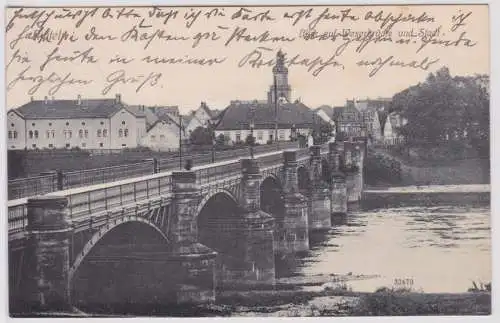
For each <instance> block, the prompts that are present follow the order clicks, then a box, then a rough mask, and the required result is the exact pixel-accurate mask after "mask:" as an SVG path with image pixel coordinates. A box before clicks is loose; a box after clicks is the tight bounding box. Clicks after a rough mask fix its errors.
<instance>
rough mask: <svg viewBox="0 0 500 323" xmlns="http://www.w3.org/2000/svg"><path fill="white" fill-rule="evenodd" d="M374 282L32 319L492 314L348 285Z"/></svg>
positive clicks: (293, 286) (445, 299) (480, 302)
mask: <svg viewBox="0 0 500 323" xmlns="http://www.w3.org/2000/svg"><path fill="white" fill-rule="evenodd" d="M370 278H372V277H371V276H362V275H359V276H357V275H354V276H353V275H351V274H349V275H329V276H325V275H321V276H317V277H314V278H311V279H308V280H307V281H306V282H301V283H296V281H295V280H294V279H288V278H287V279H278V281H277V284H276V285H275V286H269V285H268V286H267V288H266V287H264V286H261V287H260V288H261V289H260V290H251V291H224V292H221V293H219V294H218V296H217V300H216V302H215V303H212V304H201V305H193V306H181V305H175V304H172V305H165V304H154V303H151V304H135V303H131V304H122V305H117V304H114V305H113V304H106V305H104V304H103V305H101V306H94V309H98V308H100V309H101V310H98V311H95V312H94V313H84V312H82V311H80V310H77V309H74V312H73V313H45V314H40V315H29V317H120V316H156V317H168V316H169V317H318V316H405V315H406V316H407V315H489V314H491V292H490V290H485V289H480V290H477V291H475V292H464V293H425V292H418V291H414V290H411V289H409V288H387V287H382V288H378V289H377V290H376V291H375V292H357V291H353V290H351V288H350V287H349V285H348V283H349V282H350V281H354V280H360V279H370ZM306 286H318V287H320V288H319V290H305V289H303V287H306ZM482 287H484V286H482ZM490 288H491V286H490ZM110 305H111V306H110ZM111 307H113V308H114V309H113V310H112V311H111V312H112V313H113V314H111V312H109V309H110V308H111ZM122 311H123V312H122ZM122 313H123V314H122ZM17 317H23V316H22V315H20V316H17ZM25 317H28V316H25Z"/></svg>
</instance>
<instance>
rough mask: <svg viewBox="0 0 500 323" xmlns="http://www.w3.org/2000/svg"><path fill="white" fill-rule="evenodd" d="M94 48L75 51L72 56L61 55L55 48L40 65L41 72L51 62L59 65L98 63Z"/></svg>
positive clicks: (57, 48)
mask: <svg viewBox="0 0 500 323" xmlns="http://www.w3.org/2000/svg"><path fill="white" fill-rule="evenodd" d="M93 50H94V47H89V48H87V49H86V50H84V51H80V50H75V51H73V54H72V55H70V56H64V55H61V54H60V52H59V47H55V48H54V49H53V50H52V51H51V52H50V53H49V54H48V55H47V57H46V58H45V60H44V62H43V63H42V64H41V65H40V71H43V70H44V69H45V68H46V67H47V66H48V65H49V64H50V63H51V62H53V61H55V62H58V63H64V62H78V63H81V64H83V63H89V64H93V63H97V61H98V59H97V58H96V57H95V56H94V55H93V53H92V51H93Z"/></svg>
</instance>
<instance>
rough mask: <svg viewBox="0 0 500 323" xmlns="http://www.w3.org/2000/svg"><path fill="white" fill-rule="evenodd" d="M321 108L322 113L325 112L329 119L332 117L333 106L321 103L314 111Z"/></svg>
mask: <svg viewBox="0 0 500 323" xmlns="http://www.w3.org/2000/svg"><path fill="white" fill-rule="evenodd" d="M320 110H322V111H323V112H324V113H326V115H327V116H329V117H330V118H331V119H332V118H333V108H332V107H331V106H329V105H326V104H325V105H322V106H320V107H318V108H317V109H316V112H319V111H320Z"/></svg>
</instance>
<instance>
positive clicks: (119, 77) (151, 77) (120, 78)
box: [101, 69, 162, 95]
mask: <svg viewBox="0 0 500 323" xmlns="http://www.w3.org/2000/svg"><path fill="white" fill-rule="evenodd" d="M161 77H162V73H157V72H150V73H149V74H148V75H145V74H139V75H134V76H127V72H126V71H125V70H123V69H120V70H117V71H114V72H112V73H110V74H108V76H106V80H105V86H104V88H103V89H102V91H101V93H102V95H106V94H108V92H109V91H111V89H113V88H114V87H115V86H116V85H118V84H123V85H127V84H138V85H137V87H136V88H135V92H136V93H138V92H140V91H141V90H142V89H143V88H144V87H145V86H150V87H154V86H156V85H158V84H159V81H160V79H161Z"/></svg>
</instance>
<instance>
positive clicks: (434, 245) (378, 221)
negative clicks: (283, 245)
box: [287, 205, 491, 292]
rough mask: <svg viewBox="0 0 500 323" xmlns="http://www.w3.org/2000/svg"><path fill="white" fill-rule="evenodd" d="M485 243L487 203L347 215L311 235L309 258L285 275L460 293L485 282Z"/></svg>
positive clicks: (367, 287) (358, 287)
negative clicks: (333, 277) (338, 277)
mask: <svg viewBox="0 0 500 323" xmlns="http://www.w3.org/2000/svg"><path fill="white" fill-rule="evenodd" d="M490 244H491V231H490V208H489V205H484V206H463V205H462V206H457V205H440V206H432V207H425V206H411V207H392V208H384V209H374V210H365V211H351V212H350V213H349V215H348V216H347V217H346V218H345V219H343V220H342V221H341V222H340V223H338V224H337V225H335V226H334V228H333V229H331V230H329V232H327V233H316V234H314V235H313V236H312V237H311V247H312V250H311V252H310V253H309V255H308V256H306V257H305V258H302V259H300V260H299V265H298V266H296V267H295V268H293V269H292V270H291V272H290V273H289V274H291V275H298V276H303V277H310V276H314V275H331V274H336V275H338V274H340V275H347V276H353V277H355V276H357V275H371V276H372V277H374V276H375V277H374V278H370V279H361V280H348V281H347V282H346V283H345V284H346V285H347V286H346V287H348V288H352V290H353V291H367V292H373V291H375V290H376V289H377V288H379V287H382V286H385V287H411V288H412V289H413V290H416V291H419V290H421V291H424V292H465V291H467V289H468V288H470V287H472V285H473V284H472V282H473V281H474V282H476V283H481V282H483V283H488V282H491V253H490V252H491V247H490ZM289 274H287V276H288V275H289ZM315 288H321V287H309V289H315Z"/></svg>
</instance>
